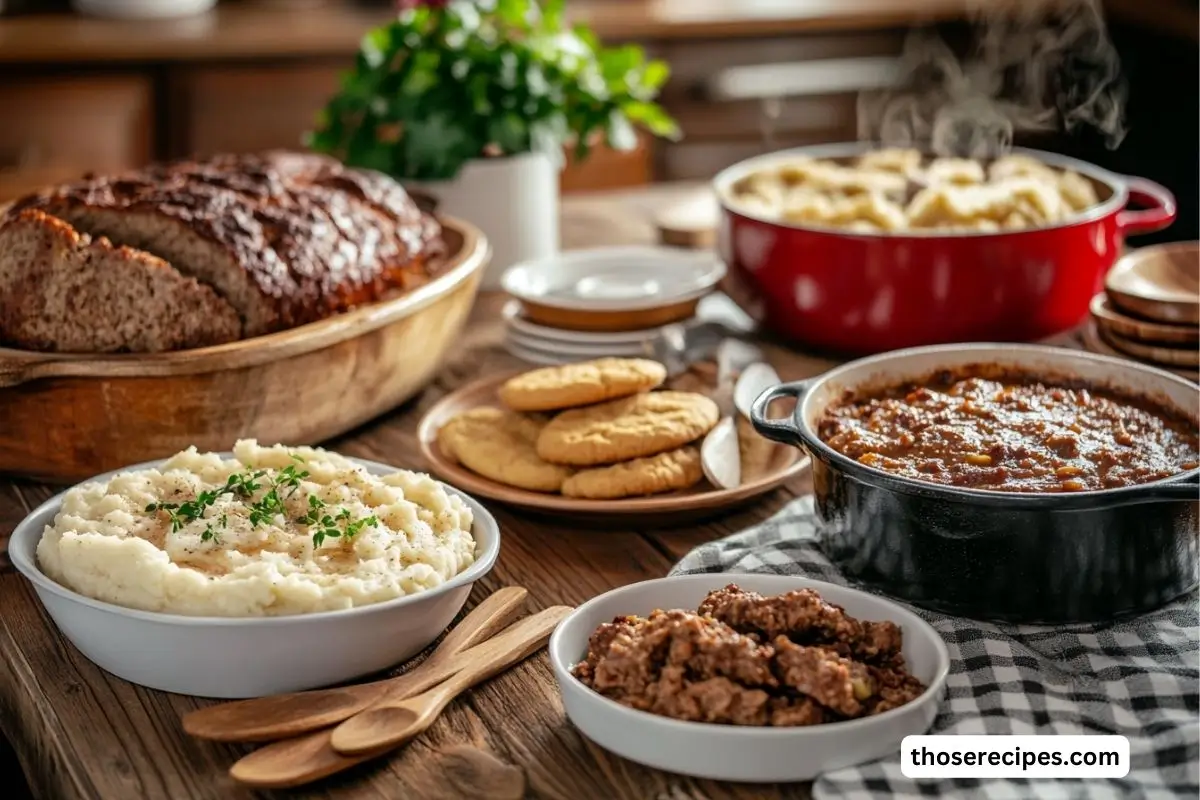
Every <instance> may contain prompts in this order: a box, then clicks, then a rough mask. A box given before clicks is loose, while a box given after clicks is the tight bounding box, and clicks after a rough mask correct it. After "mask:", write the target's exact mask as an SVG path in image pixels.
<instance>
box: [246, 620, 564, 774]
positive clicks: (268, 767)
mask: <svg viewBox="0 0 1200 800" xmlns="http://www.w3.org/2000/svg"><path fill="white" fill-rule="evenodd" d="M570 612H571V609H570V608H569V607H566V606H554V607H551V608H547V609H545V610H544V611H539V612H538V613H536V614H534V615H532V616H530V617H526V618H525V619H523V620H521V621H520V622H517V623H515V624H514V625H512V627H510V628H509V629H508V630H506V631H504V632H503V633H501V634H498V635H497V636H495V637H493V638H491V639H489V640H488V641H486V642H484V643H483V644H480V645H477V646H476V647H473V648H471V649H470V650H468V651H466V652H464V653H463V654H462V655H463V657H466V658H469V659H470V664H471V666H470V667H465V668H464V669H463V673H464V674H466V671H467V670H470V671H471V673H472V676H473V677H472V679H471V680H470V682H469V683H468V682H467V681H465V680H464V681H459V682H458V683H456V684H455V691H453V693H450V692H449V691H447V692H446V693H441V692H439V691H438V690H437V689H435V690H433V691H432V692H427V693H426V694H425V695H422V696H421V697H424V698H425V700H424V701H423V705H422V708H423V709H424V713H423V715H422V717H421V721H420V722H419V723H418V724H419V726H420V727H419V730H417V726H416V725H412V724H409V727H408V728H406V730H405V731H404V735H403V736H401V737H399V740H400V741H408V740H409V739H411V738H412V737H413V736H415V735H417V734H418V733H420V731H423V730H425V729H426V728H428V727H429V725H430V724H432V723H433V721H434V719H436V717H437V715H438V714H439V713H440V712H441V710H442V709H443V708H445V706H446V704H447V703H449V702H450V700H452V699H453V698H454V697H455V696H457V695H458V694H459V693H461V692H462V691H463V690H464V689H466V688H467V686H468V685H474V684H475V683H478V682H480V681H482V680H484V679H485V678H486V677H489V676H492V675H496V674H497V673H499V672H502V671H503V670H505V669H507V668H508V667H510V666H512V665H513V664H515V663H517V662H518V661H520V660H522V659H524V658H526V657H527V656H530V655H532V654H533V653H535V652H537V651H538V650H540V649H541V648H542V646H543V645H545V643H546V641H547V640H548V639H549V638H550V634H551V633H552V632H553V631H554V628H555V626H556V625H558V623H559V622H560V621H561V620H562V619H563V617H565V616H566V615H567V614H569V613H570ZM439 689H440V687H439ZM435 695H436V696H435ZM435 703H440V705H437V707H436V708H434V705H435ZM388 713H390V712H388ZM391 719H392V721H394V718H391ZM331 735H332V729H330V730H323V731H317V732H316V733H311V734H309V735H307V736H302V737H299V738H296V739H287V740H285V741H282V742H275V743H273V744H269V745H267V746H266V747H262V748H259V749H258V750H255V751H254V752H253V753H251V754H250V755H248V756H245V757H244V758H242V759H241V760H240V761H238V762H237V763H235V764H234V765H233V767H231V768H230V770H229V774H230V776H231V777H232V778H233V779H234V780H236V781H240V782H241V783H244V784H247V785H249V786H254V787H257V788H260V789H287V788H290V787H293V786H301V785H303V784H306V783H311V782H312V781H315V780H320V779H321V778H324V777H327V776H329V775H333V774H334V773H337V772H341V771H342V770H345V769H349V768H350V767H353V766H355V765H357V764H361V763H363V762H364V761H368V760H370V759H372V758H377V757H378V756H382V755H384V754H386V753H388V752H390V751H391V750H392V749H393V747H394V745H392V744H390V743H389V744H386V745H383V746H381V747H378V748H376V749H374V750H368V751H364V752H361V753H359V754H358V755H353V756H346V755H342V754H341V753H339V752H338V751H336V750H334V749H333V745H332V744H331V742H330V739H331Z"/></svg>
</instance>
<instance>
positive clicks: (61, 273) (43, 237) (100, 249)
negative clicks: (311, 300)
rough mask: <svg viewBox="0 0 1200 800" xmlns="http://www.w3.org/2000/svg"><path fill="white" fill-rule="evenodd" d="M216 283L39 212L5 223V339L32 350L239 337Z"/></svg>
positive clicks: (0, 324)
mask: <svg viewBox="0 0 1200 800" xmlns="http://www.w3.org/2000/svg"><path fill="white" fill-rule="evenodd" d="M240 334H241V322H240V320H239V319H238V315H237V312H236V311H234V309H233V307H232V306H230V305H229V304H228V303H226V302H225V301H224V300H222V299H221V298H220V297H218V296H217V294H216V292H214V291H213V290H212V289H211V288H210V287H208V286H205V285H204V284H202V283H200V282H199V281H197V280H196V279H194V278H189V277H186V276H184V275H181V274H180V273H179V272H178V271H177V270H175V269H174V268H173V267H172V266H171V265H170V264H168V263H167V262H165V261H163V260H162V259H160V258H156V257H154V256H151V255H149V254H147V253H143V252H139V251H137V250H133V249H130V248H128V247H116V246H114V245H113V244H112V243H110V242H109V241H108V240H107V239H103V238H99V239H93V238H91V237H89V236H87V235H84V234H80V233H78V232H77V231H76V230H75V229H74V228H72V227H71V226H70V225H68V224H67V223H65V222H63V221H62V220H59V219H55V218H54V217H51V216H49V215H47V214H44V213H42V212H40V211H36V210H27V211H23V212H21V213H19V214H16V215H15V216H13V217H11V218H8V219H6V220H5V221H3V222H2V223H0V340H2V341H4V342H5V343H7V344H11V345H15V346H17V347H21V348H25V349H31V350H49V351H57V352H71V353H116V352H133V353H155V352H160V351H163V350H178V349H182V348H189V347H204V346H206V345H212V344H220V343H222V342H229V341H233V340H235V339H237V338H238V337H239V335H240Z"/></svg>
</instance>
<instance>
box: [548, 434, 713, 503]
mask: <svg viewBox="0 0 1200 800" xmlns="http://www.w3.org/2000/svg"><path fill="white" fill-rule="evenodd" d="M703 477H704V469H703V467H702V466H701V464H700V450H699V449H698V448H695V447H683V448H680V449H679V450H670V451H668V452H666V453H659V454H658V455H656V456H650V457H648V458H635V459H634V460H632V461H623V462H621V463H620V464H613V465H612V466H611V467H597V468H595V469H585V470H580V471H579V472H576V473H575V474H574V475H572V476H571V477H569V478H567V480H566V481H564V482H563V486H562V493H563V494H564V495H566V496H567V497H582V498H587V499H589V500H616V499H619V498H622V497H638V496H642V495H647V494H661V493H662V492H670V491H674V490H676V489H687V488H690V487H692V486H695V485H696V484H697V483H699V482H700V480H701V479H702V478H703Z"/></svg>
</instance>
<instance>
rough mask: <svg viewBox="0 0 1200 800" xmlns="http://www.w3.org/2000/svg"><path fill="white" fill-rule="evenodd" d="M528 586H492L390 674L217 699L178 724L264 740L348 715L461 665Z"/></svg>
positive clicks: (211, 735)
mask: <svg viewBox="0 0 1200 800" xmlns="http://www.w3.org/2000/svg"><path fill="white" fill-rule="evenodd" d="M528 595H529V592H528V591H527V590H525V589H523V588H521V587H520V586H508V587H505V588H503V589H498V590H496V591H495V592H492V594H490V595H488V596H487V597H486V598H484V599H483V600H482V601H481V602H480V603H479V605H477V606H475V608H473V609H472V610H471V612H470V613H469V614H467V616H466V617H464V618H463V620H462V622H460V623H459V624H458V625H456V626H455V627H454V628H452V629H451V630H450V632H449V633H447V634H446V637H445V638H444V639H442V641H441V643H440V644H439V645H438V646H437V648H436V649H435V650H434V651H433V652H432V653H430V654H429V657H428V658H426V659H425V660H424V661H422V662H421V663H420V664H418V665H417V666H416V667H414V668H413V669H411V670H409V671H408V672H406V673H404V674H403V675H400V676H398V677H395V678H388V679H386V680H382V681H374V682H372V683H361V684H357V685H354V686H342V687H339V688H337V689H318V690H315V691H309V692H292V693H291V694H277V695H271V696H269V697H256V698H253V699H250V700H238V701H236V702H233V703H221V704H220V705H215V706H209V707H208V708H201V709H199V710H197V711H193V712H191V713H189V714H186V715H184V717H183V729H184V730H185V731H186V732H187V733H189V734H191V735H192V736H197V737H199V738H201V739H211V740H213V741H217V742H267V741H273V740H275V739H284V738H288V737H291V736H299V735H300V734H302V733H307V732H309V731H315V730H318V729H320V728H324V727H326V726H328V725H333V724H335V723H338V722H341V721H342V720H345V719H348V718H350V717H352V716H354V715H355V714H357V713H358V712H360V711H362V710H363V709H365V708H367V707H369V706H370V705H372V704H373V703H375V702H378V701H380V700H383V699H385V698H402V697H410V696H412V695H414V694H417V693H419V692H423V691H425V690H426V689H428V688H430V687H431V686H436V685H437V684H438V683H440V682H441V681H443V680H445V679H446V678H448V677H450V676H451V675H453V674H454V673H455V672H457V671H458V670H459V669H461V668H462V667H463V666H464V665H465V664H466V663H468V661H467V660H463V659H461V658H458V656H459V655H460V654H462V653H463V652H464V651H466V650H468V649H470V648H472V647H474V646H476V645H478V644H480V643H481V642H484V641H487V640H488V639H490V638H491V637H492V636H494V635H495V634H496V633H498V632H499V631H501V630H503V629H504V628H506V627H507V626H508V625H509V623H511V622H512V621H513V620H515V619H516V618H517V617H518V616H520V614H521V609H522V607H523V606H524V604H525V598H526V597H527V596H528Z"/></svg>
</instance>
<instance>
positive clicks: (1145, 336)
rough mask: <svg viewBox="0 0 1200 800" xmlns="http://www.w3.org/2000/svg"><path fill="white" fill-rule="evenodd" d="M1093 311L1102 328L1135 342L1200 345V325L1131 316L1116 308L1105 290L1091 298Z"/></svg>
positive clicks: (1097, 322)
mask: <svg viewBox="0 0 1200 800" xmlns="http://www.w3.org/2000/svg"><path fill="white" fill-rule="evenodd" d="M1091 311H1092V317H1093V318H1095V320H1096V324H1097V325H1099V326H1100V328H1101V329H1102V330H1105V331H1108V332H1110V333H1112V334H1115V335H1116V336H1122V337H1124V338H1126V339H1132V340H1133V341H1135V342H1146V343H1150V344H1180V345H1192V346H1197V345H1200V326H1196V325H1168V324H1166V323H1163V322H1150V321H1148V320H1144V319H1138V318H1137V317H1131V316H1128V315H1127V314H1123V313H1121V311H1120V310H1118V309H1117V308H1115V307H1114V306H1113V304H1112V303H1111V302H1110V301H1109V299H1108V295H1107V294H1105V293H1104V292H1100V293H1099V294H1097V295H1096V296H1095V297H1093V298H1092V303H1091Z"/></svg>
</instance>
